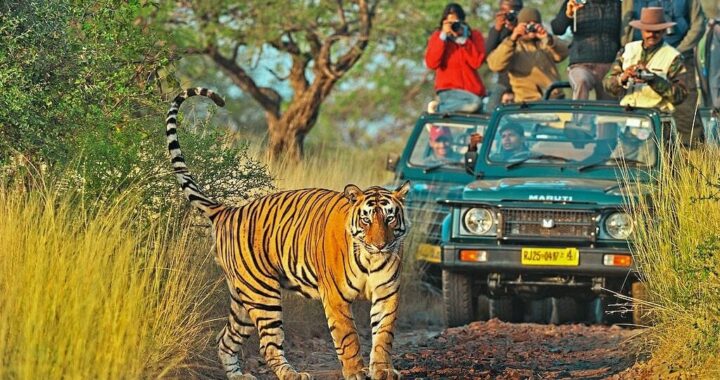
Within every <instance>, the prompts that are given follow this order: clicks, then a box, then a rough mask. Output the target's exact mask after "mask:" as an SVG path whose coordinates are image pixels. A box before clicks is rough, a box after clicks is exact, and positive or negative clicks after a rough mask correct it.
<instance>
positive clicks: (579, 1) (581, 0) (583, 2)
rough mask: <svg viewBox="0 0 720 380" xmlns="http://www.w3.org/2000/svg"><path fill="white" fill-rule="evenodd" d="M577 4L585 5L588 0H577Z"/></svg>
mask: <svg viewBox="0 0 720 380" xmlns="http://www.w3.org/2000/svg"><path fill="white" fill-rule="evenodd" d="M575 4H577V5H585V4H587V0H575Z"/></svg>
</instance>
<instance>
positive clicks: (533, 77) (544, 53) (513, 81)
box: [488, 8, 568, 102]
mask: <svg viewBox="0 0 720 380" xmlns="http://www.w3.org/2000/svg"><path fill="white" fill-rule="evenodd" d="M567 55H568V44H567V42H565V41H562V40H561V39H559V38H554V37H553V36H552V35H551V34H550V33H548V32H547V31H546V30H545V28H544V27H543V26H542V19H541V18H540V12H539V11H538V10H537V9H533V8H523V10H522V11H520V13H519V14H518V24H517V26H515V28H513V31H512V33H511V34H510V36H508V37H507V38H505V39H504V40H503V41H502V42H501V43H500V45H499V46H498V47H497V48H496V49H495V50H493V52H492V53H490V55H489V56H488V66H489V67H490V70H492V71H495V72H502V71H507V72H508V74H509V76H510V86H511V87H512V89H513V92H514V93H515V101H516V102H524V101H529V100H540V99H541V98H542V95H543V91H544V90H545V89H546V88H547V87H549V86H550V84H551V83H552V82H555V81H557V80H558V79H559V78H560V75H559V74H558V70H557V67H556V65H555V63H556V62H560V61H562V60H563V59H565V57H567Z"/></svg>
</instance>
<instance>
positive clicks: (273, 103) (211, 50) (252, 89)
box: [205, 45, 282, 117]
mask: <svg viewBox="0 0 720 380" xmlns="http://www.w3.org/2000/svg"><path fill="white" fill-rule="evenodd" d="M205 51H206V54H207V55H208V56H209V57H210V58H212V60H213V61H215V63H217V65H218V66H220V69H221V70H222V71H223V72H224V73H225V74H226V75H227V76H229V77H230V79H231V80H232V81H233V83H235V84H236V85H238V86H239V87H240V88H241V89H242V90H243V91H245V92H246V93H248V94H249V95H250V96H252V98H253V99H255V101H257V102H258V103H260V105H261V106H262V107H263V108H264V109H265V111H266V112H268V113H270V114H271V115H273V116H275V117H280V102H281V100H282V98H281V97H280V94H278V93H277V92H276V91H275V90H273V89H270V88H267V87H258V85H257V84H256V83H255V81H254V80H253V79H252V77H250V76H249V75H248V74H247V72H245V70H244V69H243V68H242V67H240V66H239V65H238V64H237V62H235V61H233V60H231V59H229V58H227V57H225V56H224V55H222V53H220V51H219V50H218V48H217V47H216V46H213V45H209V46H208V47H207V48H206V49H205Z"/></svg>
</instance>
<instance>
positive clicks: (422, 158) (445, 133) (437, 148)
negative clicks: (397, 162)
mask: <svg viewBox="0 0 720 380" xmlns="http://www.w3.org/2000/svg"><path fill="white" fill-rule="evenodd" d="M485 127H486V125H485V124H458V123H444V122H434V123H427V124H425V126H424V127H423V128H422V132H421V133H420V136H419V137H418V138H417V140H416V142H415V147H414V148H413V151H412V154H411V155H410V160H409V163H410V164H411V165H413V166H418V167H423V168H425V171H426V172H429V171H434V170H437V169H440V168H455V169H459V170H461V169H462V167H463V165H464V161H465V152H466V151H467V148H468V143H469V141H470V135H471V134H473V133H476V132H477V133H480V134H481V135H483V134H484V133H485Z"/></svg>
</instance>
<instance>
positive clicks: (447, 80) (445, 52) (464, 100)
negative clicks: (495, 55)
mask: <svg viewBox="0 0 720 380" xmlns="http://www.w3.org/2000/svg"><path fill="white" fill-rule="evenodd" d="M484 61H485V39H484V38H483V36H482V34H481V33H480V32H479V31H477V30H472V29H471V28H470V26H469V25H468V24H466V23H465V11H463V9H462V7H461V6H460V5H458V4H456V3H450V4H448V5H447V6H446V7H445V11H443V16H442V19H441V21H440V28H438V30H436V31H435V32H434V33H433V34H432V35H431V36H430V39H429V40H428V46H427V51H426V52H425V64H426V65H427V67H428V68H430V69H432V70H435V91H436V92H437V94H438V97H439V104H437V107H436V109H434V110H433V109H432V108H435V107H432V108H431V107H428V108H429V110H430V111H432V112H443V113H445V112H457V111H460V112H475V111H477V110H478V109H479V108H480V105H481V104H482V99H481V97H482V96H485V85H483V82H482V80H481V79H480V75H478V72H477V69H478V68H480V65H482V63H483V62H484ZM431 103H432V102H431Z"/></svg>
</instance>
